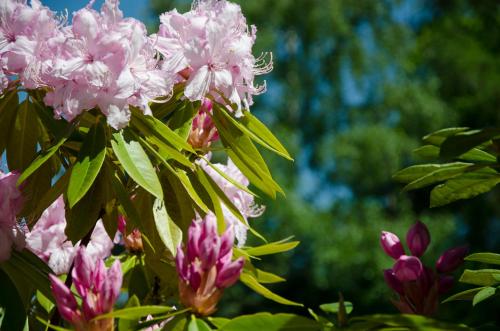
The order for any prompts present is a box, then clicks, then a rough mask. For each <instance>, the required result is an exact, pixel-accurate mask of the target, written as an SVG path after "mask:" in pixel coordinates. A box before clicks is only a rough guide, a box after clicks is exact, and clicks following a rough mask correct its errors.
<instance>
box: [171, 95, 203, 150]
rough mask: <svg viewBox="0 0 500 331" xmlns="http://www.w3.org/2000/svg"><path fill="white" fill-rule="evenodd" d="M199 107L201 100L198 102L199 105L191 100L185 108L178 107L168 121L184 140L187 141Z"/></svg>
mask: <svg viewBox="0 0 500 331" xmlns="http://www.w3.org/2000/svg"><path fill="white" fill-rule="evenodd" d="M199 108H200V106H199V102H198V103H197V107H195V106H194V103H192V102H189V103H188V104H187V105H186V107H184V109H178V110H176V111H175V112H174V114H173V115H172V117H171V118H170V120H169V121H168V127H170V128H171V129H172V130H173V131H174V132H175V133H177V134H178V135H179V137H181V138H182V139H183V140H184V141H187V139H188V136H189V132H190V131H191V126H192V125H193V119H194V118H195V116H196V115H197V114H198V109H199Z"/></svg>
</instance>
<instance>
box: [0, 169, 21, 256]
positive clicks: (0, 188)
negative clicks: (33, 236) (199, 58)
mask: <svg viewBox="0 0 500 331" xmlns="http://www.w3.org/2000/svg"><path fill="white" fill-rule="evenodd" d="M18 179H19V173H18V172H10V173H7V174H5V173H3V172H2V171H0V262H3V261H6V260H8V259H9V258H10V254H11V250H12V246H14V247H15V248H16V249H17V250H21V249H23V248H24V245H25V241H24V233H23V231H21V229H20V228H19V226H18V224H17V222H16V215H17V213H19V212H20V211H21V208H22V204H23V197H22V193H21V191H20V190H19V188H18V187H17V185H16V184H17V180H18Z"/></svg>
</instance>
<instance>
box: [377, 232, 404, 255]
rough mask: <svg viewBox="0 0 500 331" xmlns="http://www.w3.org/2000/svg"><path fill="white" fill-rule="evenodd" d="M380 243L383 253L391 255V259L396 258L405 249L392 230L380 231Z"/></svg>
mask: <svg viewBox="0 0 500 331" xmlns="http://www.w3.org/2000/svg"><path fill="white" fill-rule="evenodd" d="M380 244H381V245H382V248H383V249H384V251H385V253H386V254H387V255H389V256H390V257H392V258H393V259H398V258H399V257H400V256H401V255H404V253H405V250H404V248H403V245H402V244H401V241H400V240H399V238H398V236H396V235H395V234H394V233H392V232H387V231H382V234H381V236H380Z"/></svg>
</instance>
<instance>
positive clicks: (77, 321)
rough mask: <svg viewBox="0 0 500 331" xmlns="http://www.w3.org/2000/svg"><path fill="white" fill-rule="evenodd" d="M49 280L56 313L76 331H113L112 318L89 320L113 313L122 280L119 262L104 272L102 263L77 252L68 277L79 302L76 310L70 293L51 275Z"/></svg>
mask: <svg viewBox="0 0 500 331" xmlns="http://www.w3.org/2000/svg"><path fill="white" fill-rule="evenodd" d="M49 277H50V282H51V284H52V292H53V293H54V297H55V299H56V303H57V308H58V310H59V313H60V314H61V316H62V317H63V318H64V319H65V320H67V321H68V322H70V323H71V324H72V325H73V326H75V328H76V330H77V331H87V330H96V331H97V330H103V331H111V330H113V318H106V319H100V320H94V321H92V319H93V318H94V317H96V316H99V315H103V314H106V313H109V312H111V311H112V310H113V306H114V304H115V302H116V299H118V295H119V294H120V288H121V285H122V280H123V275H122V271H121V265H120V262H119V261H115V262H114V263H113V265H112V266H111V267H110V268H109V269H107V268H106V267H105V266H104V262H103V260H102V259H93V258H92V256H91V255H89V254H88V253H87V251H86V249H85V248H84V247H80V248H78V250H77V252H76V256H75V267H74V269H73V271H72V277H73V283H74V285H75V288H76V291H77V292H78V294H79V295H80V297H81V299H82V303H81V305H80V306H79V305H78V303H77V301H76V299H75V297H74V295H73V293H71V290H70V289H69V288H68V287H67V286H66V285H65V284H64V283H63V282H62V281H61V280H60V279H59V278H57V277H56V276H54V275H50V276H49Z"/></svg>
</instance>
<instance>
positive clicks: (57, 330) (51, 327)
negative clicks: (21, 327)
mask: <svg viewBox="0 0 500 331" xmlns="http://www.w3.org/2000/svg"><path fill="white" fill-rule="evenodd" d="M36 319H37V320H38V321H39V322H40V323H42V324H43V325H45V326H46V327H47V330H51V331H52V330H53V331H72V330H70V329H65V328H62V327H60V326H57V325H52V324H50V322H49V321H45V320H44V319H43V318H40V317H38V316H37V317H36Z"/></svg>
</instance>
